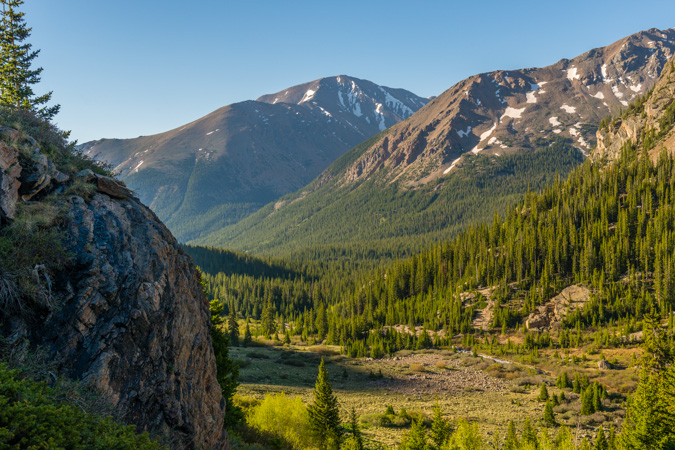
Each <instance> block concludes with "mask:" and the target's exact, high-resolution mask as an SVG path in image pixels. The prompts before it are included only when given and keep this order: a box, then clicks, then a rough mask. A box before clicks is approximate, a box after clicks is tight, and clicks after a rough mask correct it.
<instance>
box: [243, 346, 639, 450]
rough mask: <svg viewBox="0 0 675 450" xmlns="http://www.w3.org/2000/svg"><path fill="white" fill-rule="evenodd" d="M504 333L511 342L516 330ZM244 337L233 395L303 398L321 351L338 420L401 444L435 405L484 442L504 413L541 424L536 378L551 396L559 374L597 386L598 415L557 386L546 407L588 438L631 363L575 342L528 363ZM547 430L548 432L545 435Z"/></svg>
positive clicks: (615, 406)
mask: <svg viewBox="0 0 675 450" xmlns="http://www.w3.org/2000/svg"><path fill="white" fill-rule="evenodd" d="M502 338H504V340H506V338H505V337H502ZM509 338H511V339H512V340H517V339H518V338H519V336H518V335H517V334H515V335H513V336H510V337H509ZM253 344H254V345H253V346H249V347H233V348H232V349H231V354H232V357H233V358H234V359H235V360H236V361H238V362H239V364H240V382H241V385H240V386H239V389H238V396H239V397H243V398H246V397H252V398H256V399H262V398H263V397H264V396H265V395H266V394H270V393H281V392H283V393H285V394H286V395H287V396H291V397H296V396H299V397H301V398H302V400H303V401H304V402H305V403H306V404H309V403H311V402H312V399H313V389H314V381H315V379H316V375H317V367H318V365H319V362H320V360H321V358H323V359H324V360H325V363H326V367H327V369H328V373H329V376H330V380H331V383H332V386H333V389H334V392H335V393H336V394H337V396H338V399H339V402H340V406H341V410H342V416H343V420H346V417H347V415H348V412H349V411H350V410H351V409H352V408H354V409H355V410H356V413H357V415H358V417H359V421H360V424H361V426H362V428H363V433H364V437H365V438H366V439H367V440H369V441H374V442H373V443H375V442H376V443H380V444H383V445H385V446H386V447H395V446H397V445H398V443H399V442H401V440H402V438H403V435H404V434H405V433H406V432H407V431H408V429H409V426H410V420H409V419H408V418H409V417H417V416H418V415H421V416H422V417H424V418H425V419H426V421H428V422H430V420H431V410H432V407H433V405H434V404H436V402H438V404H439V405H440V406H441V408H442V410H443V413H444V415H445V418H446V419H449V420H450V421H451V422H454V421H456V420H457V419H460V418H464V419H467V420H469V421H470V422H475V423H478V424H479V426H480V429H481V432H482V433H483V435H484V438H485V439H486V440H487V441H488V442H489V441H492V440H493V439H496V438H497V437H499V438H503V436H504V435H505V433H506V430H507V426H508V423H509V420H513V421H514V423H515V424H516V427H517V428H522V425H523V423H524V421H525V418H526V417H529V418H530V419H531V420H532V422H533V424H535V426H537V427H538V428H542V427H543V426H544V424H543V422H542V417H543V412H544V404H545V403H544V402H541V401H539V400H538V396H539V394H540V389H541V385H542V383H545V384H546V385H547V389H548V392H549V394H550V395H551V396H553V395H556V396H559V395H560V393H561V392H563V390H562V389H559V388H558V387H556V386H555V382H556V377H557V375H559V374H561V373H562V372H563V371H567V372H568V374H569V375H570V377H571V378H572V377H574V374H577V373H578V374H579V375H580V376H581V375H585V376H587V377H588V378H589V380H590V382H591V383H592V382H594V381H598V382H599V383H601V384H603V385H605V386H606V387H607V390H608V396H607V398H606V399H604V400H603V401H602V405H603V408H602V411H600V412H596V413H594V414H591V415H581V414H580V411H581V401H580V396H579V395H578V394H576V393H574V392H572V390H571V389H564V392H565V397H566V400H565V401H562V402H561V404H560V405H559V406H556V407H555V408H554V412H555V419H556V421H557V424H558V425H557V426H560V425H566V426H568V427H570V428H571V429H573V432H574V433H576V435H577V436H578V438H579V439H582V438H583V437H588V438H593V437H594V435H595V430H596V429H597V427H598V426H599V425H601V424H604V425H605V426H606V427H607V428H608V427H609V426H610V424H614V426H615V427H617V426H618V425H619V424H620V423H621V421H622V418H623V415H624V409H623V406H622V404H623V402H624V400H625V394H626V393H627V392H630V391H632V390H633V389H634V387H635V385H636V383H637V376H636V373H635V368H634V367H633V366H632V364H633V361H634V356H635V355H636V353H637V347H627V348H620V349H605V350H604V351H603V352H604V353H598V352H593V351H592V350H590V351H591V352H592V353H595V354H589V353H587V351H589V349H585V348H580V349H575V350H572V351H570V352H569V353H568V354H564V355H560V354H559V353H558V352H557V351H555V350H542V351H540V352H539V355H538V357H536V358H534V361H533V360H532V358H533V357H532V356H531V355H515V354H511V355H505V356H495V357H489V355H482V356H481V355H480V354H479V356H477V357H476V356H473V355H472V354H471V353H469V352H462V351H456V350H454V349H452V348H448V349H439V350H420V351H415V352H410V351H400V352H398V353H396V354H395V355H393V356H391V357H385V358H382V359H377V360H374V359H370V358H349V357H347V356H344V355H340V353H339V347H337V346H324V345H315V346H308V345H305V344H304V343H302V342H300V341H295V340H294V341H293V343H292V344H290V345H289V344H285V345H284V344H281V343H280V342H278V341H263V340H259V341H254V343H253ZM479 353H480V352H479ZM601 359H609V360H611V361H612V362H613V364H612V368H610V369H605V370H603V369H599V368H598V362H599V361H600V360H601ZM249 400H250V399H249ZM388 406H391V407H392V408H393V411H394V413H395V414H394V415H392V414H391V410H389V414H385V413H386V412H387V407H388ZM557 426H556V427H557ZM556 427H551V429H549V433H550V434H554V433H555V429H556Z"/></svg>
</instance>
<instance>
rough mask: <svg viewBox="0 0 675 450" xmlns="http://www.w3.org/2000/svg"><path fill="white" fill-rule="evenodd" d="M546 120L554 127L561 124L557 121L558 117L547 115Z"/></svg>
mask: <svg viewBox="0 0 675 450" xmlns="http://www.w3.org/2000/svg"><path fill="white" fill-rule="evenodd" d="M548 121H549V123H550V124H551V125H553V126H554V127H559V126H560V125H561V123H560V122H558V117H549V119H548Z"/></svg>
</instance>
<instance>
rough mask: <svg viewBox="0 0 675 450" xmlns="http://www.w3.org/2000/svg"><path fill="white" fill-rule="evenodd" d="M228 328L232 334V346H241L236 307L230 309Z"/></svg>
mask: <svg viewBox="0 0 675 450" xmlns="http://www.w3.org/2000/svg"><path fill="white" fill-rule="evenodd" d="M227 328H228V331H229V332H230V343H231V344H232V345H235V346H236V345H239V322H238V321H237V312H236V311H235V310H234V306H232V307H231V308H230V316H229V317H228V319H227Z"/></svg>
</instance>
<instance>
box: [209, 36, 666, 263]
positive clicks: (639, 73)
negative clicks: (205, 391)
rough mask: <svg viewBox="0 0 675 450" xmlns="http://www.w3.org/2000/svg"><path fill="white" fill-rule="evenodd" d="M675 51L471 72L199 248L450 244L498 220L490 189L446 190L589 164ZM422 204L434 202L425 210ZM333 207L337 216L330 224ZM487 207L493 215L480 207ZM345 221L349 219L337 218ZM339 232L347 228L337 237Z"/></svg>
mask: <svg viewBox="0 0 675 450" xmlns="http://www.w3.org/2000/svg"><path fill="white" fill-rule="evenodd" d="M674 51H675V29H669V30H665V31H661V30H657V29H651V30H648V31H644V32H639V33H636V34H634V35H631V36H628V37H626V38H624V39H621V40H619V41H617V42H615V43H613V44H611V45H609V46H607V47H602V48H596V49H593V50H590V51H588V52H586V53H584V54H582V55H580V56H577V57H576V58H573V59H571V60H569V59H562V60H560V61H558V62H557V63H555V64H553V65H550V66H548V67H544V68H529V69H522V70H508V71H503V70H500V71H495V72H490V73H483V74H480V75H475V76H472V77H469V78H467V79H465V80H463V81H461V82H459V83H457V84H455V85H454V86H452V87H451V88H450V89H448V90H447V91H445V92H444V93H443V94H441V95H440V96H438V97H437V98H435V99H434V100H432V101H431V102H429V104H427V105H426V106H425V107H424V108H422V109H421V110H420V111H418V112H417V113H415V114H414V115H413V116H412V117H410V118H409V119H407V120H405V121H403V122H401V123H399V124H397V125H395V126H392V127H391V128H389V129H387V130H386V132H383V133H382V134H380V135H378V136H377V137H375V138H373V139H372V140H371V141H369V142H368V143H367V144H365V145H360V146H359V147H358V148H355V149H353V150H351V151H350V152H348V153H347V154H346V155H345V156H344V157H342V158H341V159H340V160H338V161H337V162H336V163H335V164H334V165H333V166H331V167H330V168H328V169H327V170H326V171H325V172H324V173H322V174H321V175H320V176H319V177H318V179H317V180H316V181H315V182H314V183H312V184H310V185H309V186H307V187H305V188H303V189H302V190H301V191H299V192H297V193H296V194H293V195H291V196H288V197H287V198H284V199H282V200H281V201H278V202H276V204H275V205H274V206H275V207H274V208H271V207H265V208H263V209H261V210H260V211H259V212H258V213H257V214H256V215H254V216H251V217H250V218H248V219H247V220H245V221H242V222H241V223H239V224H237V225H236V226H233V227H228V228H226V229H224V230H221V231H220V232H216V233H214V234H212V235H211V236H209V237H207V238H205V239H203V240H202V241H200V242H201V243H208V244H209V245H222V246H227V247H228V248H234V249H240V250H246V251H252V252H261V253H270V254H279V253H280V251H281V250H280V249H281V248H282V246H283V248H285V249H286V250H288V251H293V250H297V249H298V248H300V247H301V245H303V244H302V243H306V242H310V241H311V242H314V243H315V244H316V245H319V243H331V242H342V243H344V242H350V241H351V242H355V241H360V242H366V241H367V242H371V241H372V240H373V239H378V238H381V239H386V238H389V237H401V236H405V235H406V234H405V233H406V232H409V231H410V230H411V229H413V228H414V230H415V232H416V233H418V234H420V235H423V234H425V233H427V234H429V233H431V234H433V237H434V238H435V237H437V236H438V237H442V236H445V235H446V234H447V230H448V227H451V226H452V225H453V223H456V222H457V220H463V218H465V217H467V216H469V215H470V216H471V217H472V219H477V220H482V219H489V217H491V214H492V211H493V210H489V208H486V207H485V206H486V204H485V201H486V199H485V198H484V197H485V195H487V194H485V195H483V194H482V193H481V192H480V191H478V192H473V193H470V194H467V193H462V195H461V196H460V195H454V194H453V193H449V192H447V190H448V189H454V190H455V191H458V190H461V189H462V182H460V181H459V180H462V179H463V178H467V177H469V178H471V177H473V178H472V180H474V181H475V180H478V181H479V182H477V183H476V186H478V188H479V189H481V186H483V185H484V184H485V183H484V182H483V180H481V179H480V176H479V175H476V174H479V173H484V174H485V173H491V174H496V175H495V177H496V176H502V175H503V176H505V177H506V176H507V174H508V177H511V179H512V180H516V179H517V178H518V177H519V176H520V177H521V178H522V176H526V177H530V178H529V180H528V179H522V180H520V181H522V183H521V186H524V188H523V189H527V186H528V182H529V181H530V180H531V181H535V180H536V181H537V182H541V181H542V180H543V179H544V178H543V175H542V174H543V173H544V172H543V171H544V170H549V171H550V170H551V167H550V166H551V164H557V163H554V162H552V161H554V160H555V158H556V155H549V156H547V158H548V160H547V161H546V164H547V166H548V167H546V168H544V167H536V166H533V161H535V160H536V161H539V162H541V158H540V157H539V156H537V157H536V158H535V157H534V156H532V158H530V155H535V154H537V155H541V152H542V151H546V150H547V149H549V150H548V151H549V152H550V151H551V150H550V149H563V150H564V149H568V150H570V151H573V152H576V155H573V157H574V158H577V159H578V161H581V160H582V159H583V158H584V157H586V156H587V154H588V153H589V152H590V150H591V149H592V148H593V147H595V145H596V135H595V133H596V130H597V128H598V124H599V123H600V121H601V120H602V119H603V118H604V117H606V116H608V115H610V114H614V115H616V114H618V113H619V112H620V111H621V109H622V108H625V107H627V106H628V105H629V102H631V101H632V100H634V99H635V98H636V97H638V96H642V95H644V94H646V93H647V92H648V90H649V89H650V88H651V87H653V86H654V83H655V82H656V80H657V78H658V76H659V74H660V72H661V70H662V69H663V67H664V65H665V64H666V62H667V61H668V60H669V59H670V58H671V56H672V55H673V53H674ZM568 156H569V155H568ZM509 158H511V159H509ZM513 158H515V159H513ZM528 158H529V159H528ZM537 158H538V159H537ZM560 161H562V160H560V159H558V163H559V162H560ZM565 161H567V162H566V163H565V164H567V165H568V166H569V162H570V160H569V158H567V159H566V160H565ZM516 163H517V164H516ZM577 163H578V162H576V163H574V164H577ZM495 167H496V168H498V169H494V168H495ZM561 169H562V167H561ZM481 171H482V172H481ZM525 172H527V174H526V175H523V174H524V173H525ZM500 174H501V175H500ZM481 176H482V175H481ZM547 176H548V175H547ZM483 178H484V177H483ZM489 181H490V182H492V181H493V180H489ZM513 185H514V183H513V182H510V183H504V185H503V186H504V189H502V190H503V191H506V189H509V190H510V192H509V194H514V196H513V197H512V198H511V199H512V200H513V199H515V198H517V195H515V194H517V192H516V191H517V188H512V186H513ZM384 192H386V193H387V194H386V195H387V196H389V197H390V198H391V202H392V204H397V205H398V209H396V208H393V209H392V211H395V213H388V212H387V211H386V209H387V208H386V206H385V205H384V204H382V203H377V204H376V203H374V202H376V201H379V200H380V199H381V198H382V197H383V194H382V193H384ZM368 193H369V194H368ZM490 195H493V196H494V195H497V196H498V195H501V194H500V192H493V193H492V194H490ZM412 198H415V201H414V202H412V201H411V200H410V199H412ZM493 200H494V199H493ZM440 203H444V205H440ZM420 204H422V205H424V207H423V208H420V209H419V210H416V209H415V208H419V206H418V205H420ZM364 205H370V206H364ZM331 208H334V209H335V213H334V214H333V215H331V216H330V218H329V217H328V216H327V214H329V211H330V210H331ZM355 208H358V211H357V210H356V209H355ZM480 208H483V209H485V210H486V211H487V212H485V214H483V215H481V214H480V212H477V211H475V210H478V209H480ZM414 209H415V210H416V211H417V213H416V214H417V215H418V216H419V215H423V214H428V218H427V220H426V221H427V222H429V224H428V226H426V227H425V226H424V225H418V224H417V223H418V222H420V219H418V218H416V217H414V215H412V216H411V215H410V214H404V211H410V210H414ZM337 211H341V212H342V214H341V216H342V217H344V219H341V218H340V217H341V216H340V215H338V214H337ZM432 211H433V212H434V213H433V214H432V213H431V212H432ZM458 211H460V212H459V213H458ZM374 212H376V214H373V213H374ZM469 213H470V214H469ZM444 215H445V216H444ZM371 216H373V217H371ZM374 216H377V220H378V221H376V220H375V217H374ZM453 217H454V218H453ZM336 220H337V221H340V220H344V223H341V224H340V223H338V224H335V223H332V222H334V221H336ZM347 221H350V223H347ZM413 221H416V222H415V223H416V225H415V227H412V226H411V224H412V223H413ZM327 224H328V225H327ZM354 224H357V225H354ZM359 224H362V225H364V226H363V227H361V228H360V227H359ZM366 224H370V225H369V226H368V229H366ZM338 229H339V230H344V233H342V234H338V233H336V232H335V230H338ZM373 229H376V230H380V231H372V230H373ZM444 233H445V234H444ZM310 236H311V238H310ZM294 243H295V244H294Z"/></svg>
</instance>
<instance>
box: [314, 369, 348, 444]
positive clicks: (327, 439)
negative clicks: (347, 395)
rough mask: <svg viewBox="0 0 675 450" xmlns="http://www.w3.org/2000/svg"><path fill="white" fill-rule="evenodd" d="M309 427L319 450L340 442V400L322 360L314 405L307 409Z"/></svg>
mask: <svg viewBox="0 0 675 450" xmlns="http://www.w3.org/2000/svg"><path fill="white" fill-rule="evenodd" d="M307 410H308V412H309V425H310V429H311V430H312V433H313V434H314V435H315V436H316V438H317V440H318V441H319V448H320V449H321V450H327V449H330V448H333V447H334V446H338V447H339V442H340V412H339V410H338V400H337V397H336V396H335V394H333V388H332V387H331V385H330V381H329V380H328V371H326V364H325V363H324V361H323V358H321V364H319V375H318V376H317V378H316V384H315V386H314V403H312V404H311V405H309V407H308V408H307Z"/></svg>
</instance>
